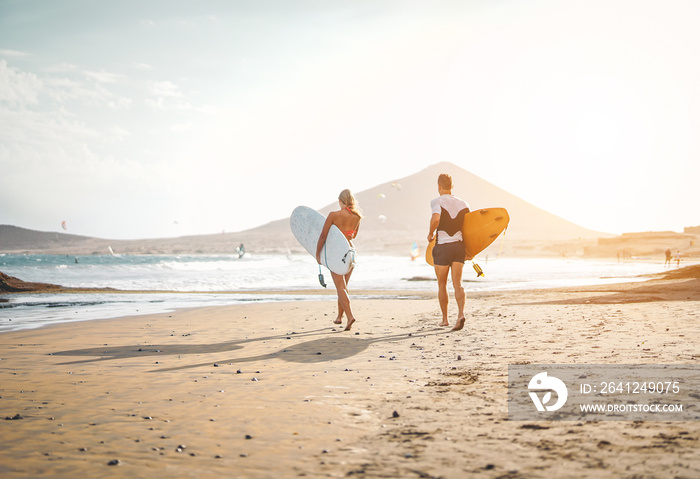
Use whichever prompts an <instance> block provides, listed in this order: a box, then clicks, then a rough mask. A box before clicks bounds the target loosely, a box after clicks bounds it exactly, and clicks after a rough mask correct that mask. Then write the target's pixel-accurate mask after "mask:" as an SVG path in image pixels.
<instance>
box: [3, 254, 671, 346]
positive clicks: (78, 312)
mask: <svg viewBox="0 0 700 479" xmlns="http://www.w3.org/2000/svg"><path fill="white" fill-rule="evenodd" d="M478 263H479V265H480V266H481V267H482V268H483V270H484V272H485V276H484V277H481V278H477V276H476V273H475V272H474V270H473V269H472V267H471V264H466V265H465V270H464V287H465V289H466V290H467V292H469V291H496V290H509V289H530V288H553V287H561V286H577V285H586V284H603V283H613V282H623V281H635V280H642V279H644V278H638V276H639V275H644V274H650V273H658V272H663V271H664V265H663V262H622V263H617V262H612V261H611V262H605V261H594V260H581V259H565V258H562V259H557V258H554V259H552V258H548V259H531V258H528V259H524V258H499V259H497V260H492V261H488V262H485V261H478ZM0 271H2V272H3V273H5V274H7V275H10V276H14V277H17V278H19V279H21V280H24V281H29V282H40V283H53V284H60V285H62V286H67V287H76V288H114V289H116V290H124V291H138V293H134V292H129V293H124V292H116V291H115V292H110V293H82V294H77V293H63V294H5V295H1V294H0V332H3V331H10V330H16V329H26V328H35V327H40V326H45V325H48V324H52V323H57V322H66V321H83V320H89V319H100V318H113V317H121V316H130V315H135V314H147V313H155V312H165V311H171V310H174V309H177V308H189V307H201V306H213V305H224V304H236V303H242V302H250V301H289V300H295V301H296V300H298V301H302V300H318V299H323V300H327V301H333V302H334V301H335V297H334V296H327V295H320V294H319V295H316V294H314V292H315V291H318V292H320V291H323V288H322V287H321V286H320V284H319V281H318V272H319V270H318V265H317V264H316V262H315V260H314V259H313V258H312V257H311V256H310V255H307V254H303V255H281V254H278V255H262V254H261V255H256V254H246V255H245V256H243V257H242V258H238V257H237V256H233V255H104V256H100V255H94V256H65V255H10V254H0ZM323 273H324V276H325V280H326V284H328V287H329V288H333V283H332V280H331V277H330V273H329V272H328V271H327V270H325V269H324V270H323ZM350 287H351V294H352V290H381V291H382V293H381V294H382V295H383V296H384V297H397V298H399V297H410V296H411V293H412V292H418V291H436V290H437V285H436V282H435V279H434V273H433V269H432V267H431V266H429V265H428V264H426V263H425V261H423V260H422V259H421V258H419V259H417V260H416V261H411V260H410V258H408V257H395V256H359V257H358V264H357V266H356V268H355V270H354V272H353V275H352V279H351V282H350ZM297 290H302V291H304V293H303V294H291V295H290V294H287V292H289V291H297Z"/></svg>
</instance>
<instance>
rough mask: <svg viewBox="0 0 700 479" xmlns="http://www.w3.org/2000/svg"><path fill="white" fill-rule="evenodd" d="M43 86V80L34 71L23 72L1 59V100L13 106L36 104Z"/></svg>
mask: <svg viewBox="0 0 700 479" xmlns="http://www.w3.org/2000/svg"><path fill="white" fill-rule="evenodd" d="M42 88H43V84H42V82H41V80H40V79H39V78H38V77H37V76H36V75H35V74H34V73H25V72H21V71H19V70H17V69H15V68H12V67H10V66H8V64H7V62H6V61H5V60H0V102H3V103H7V104H8V105H9V106H10V107H12V108H19V107H23V106H24V105H28V104H36V103H37V102H38V98H39V94H40V92H41V90H42Z"/></svg>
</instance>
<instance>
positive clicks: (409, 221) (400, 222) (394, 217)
mask: <svg viewBox="0 0 700 479" xmlns="http://www.w3.org/2000/svg"><path fill="white" fill-rule="evenodd" d="M441 173H448V174H449V175H451V176H452V179H453V181H454V189H453V193H454V194H455V195H457V196H459V197H460V198H462V199H464V200H466V201H467V202H468V203H469V205H470V207H471V209H472V210H477V209H481V208H489V207H504V208H506V209H507V210H508V213H509V215H510V224H509V226H508V229H507V230H506V235H505V238H506V239H505V241H506V242H508V243H509V244H510V246H509V248H510V249H511V251H512V249H513V244H514V243H517V244H520V245H527V247H532V245H533V244H539V243H549V244H552V243H555V242H557V243H558V242H571V241H575V242H580V241H581V240H594V239H596V238H599V237H608V236H612V235H610V234H607V233H602V232H598V231H593V230H589V229H586V228H583V227H581V226H578V225H576V224H574V223H572V222H570V221H567V220H565V219H563V218H560V217H558V216H556V215H553V214H551V213H548V212H547V211H544V210H542V209H540V208H538V207H536V206H534V205H532V204H530V203H528V202H526V201H524V200H521V199H520V198H518V197H517V196H515V195H512V194H510V193H508V192H507V191H505V190H503V189H501V188H499V187H497V186H495V185H493V184H491V183H489V182H488V181H486V180H484V179H482V178H479V177H478V176H476V175H474V174H473V173H470V172H469V171H467V170H464V169H463V168H460V167H459V166H456V165H454V164H452V163H447V162H442V163H437V164H434V165H431V166H429V167H428V168H426V169H424V170H422V171H419V172H418V173H415V174H413V175H410V176H407V177H405V178H399V179H396V180H393V181H389V182H387V183H383V184H381V185H377V186H375V187H374V188H370V189H368V190H364V191H361V192H359V193H355V197H356V199H357V201H358V203H359V205H360V209H361V210H362V212H363V213H364V215H365V218H364V219H363V220H362V223H361V226H360V234H359V235H358V238H357V240H356V241H355V243H356V246H357V248H358V250H365V251H386V250H389V251H394V252H399V251H402V252H406V251H408V248H409V245H410V244H411V242H413V241H417V242H418V244H419V245H423V244H425V243H427V240H426V236H427V235H428V225H429V222H430V200H432V199H433V198H435V197H437V196H438V192H437V178H438V176H439V175H440V174H441ZM337 209H338V203H337V201H334V202H333V203H331V204H330V205H328V206H326V207H324V208H322V209H321V212H322V213H323V214H326V215H327V214H328V213H329V212H330V211H333V210H337ZM259 230H260V231H261V232H262V231H266V232H267V234H270V233H272V232H273V231H274V232H277V233H278V234H280V235H283V236H284V234H285V231H288V230H289V226H288V220H287V219H284V220H278V221H275V222H272V223H269V224H267V225H265V226H263V227H261V228H259ZM251 231H255V230H251ZM290 238H291V239H290ZM286 239H287V240H288V241H293V242H294V243H296V241H295V240H294V239H293V237H291V235H289V236H287V237H286ZM500 241H501V239H498V240H497V241H496V242H495V244H494V245H492V246H491V247H490V249H491V250H493V249H494V248H495V247H496V246H498V247H500V243H499V242H500ZM496 253H498V252H497V251H496Z"/></svg>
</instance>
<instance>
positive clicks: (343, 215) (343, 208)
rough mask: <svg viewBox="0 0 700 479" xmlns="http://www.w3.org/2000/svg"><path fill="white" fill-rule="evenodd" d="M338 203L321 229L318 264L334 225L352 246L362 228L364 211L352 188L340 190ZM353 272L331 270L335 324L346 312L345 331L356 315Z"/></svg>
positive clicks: (317, 255) (348, 328) (341, 321)
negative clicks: (352, 301) (350, 284)
mask: <svg viewBox="0 0 700 479" xmlns="http://www.w3.org/2000/svg"><path fill="white" fill-rule="evenodd" d="M338 203H339V204H340V210H339V211H333V212H332V213H331V214H329V215H328V218H326V223H325V224H324V225H323V230H321V236H320V237H319V238H318V246H317V247H316V261H318V264H321V250H322V249H323V245H324V244H326V238H327V237H328V231H330V229H331V226H332V225H336V226H337V227H338V229H339V230H340V231H341V232H342V233H343V234H344V235H345V237H346V238H347V239H348V241H349V242H350V246H353V244H352V240H353V239H355V238H356V237H357V232H358V230H359V229H360V220H361V219H362V213H361V212H360V209H359V208H358V206H357V201H356V200H355V197H354V196H353V195H352V193H351V192H350V190H343V191H341V192H340V196H338ZM351 274H352V269H350V271H348V273H346V274H344V275H342V274H336V273H334V272H332V271H331V276H332V277H333V283H334V284H335V289H336V291H337V292H338V317H337V318H335V321H333V322H334V323H335V324H342V323H343V314H346V315H347V317H348V324H347V325H346V326H345V331H350V328H351V327H352V324H353V323H354V322H355V316H354V315H353V314H352V309H351V308H350V296H349V295H348V282H349V281H350V275H351Z"/></svg>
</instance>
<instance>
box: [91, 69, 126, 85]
mask: <svg viewBox="0 0 700 479" xmlns="http://www.w3.org/2000/svg"><path fill="white" fill-rule="evenodd" d="M83 74H84V75H85V76H86V77H88V78H90V79H92V80H95V81H97V82H99V83H118V82H119V81H121V80H122V79H124V75H119V74H117V73H109V72H106V71H104V70H100V71H99V72H94V71H89V70H85V71H83Z"/></svg>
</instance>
